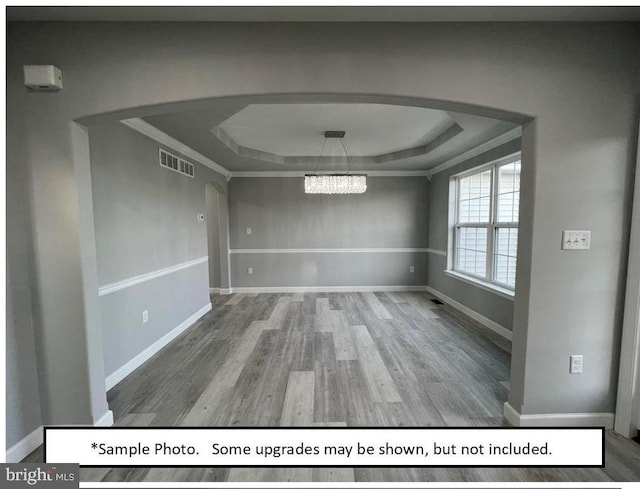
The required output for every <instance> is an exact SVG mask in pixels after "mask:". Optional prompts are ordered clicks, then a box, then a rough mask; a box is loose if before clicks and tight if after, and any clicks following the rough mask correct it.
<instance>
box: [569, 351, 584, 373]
mask: <svg viewBox="0 0 640 489" xmlns="http://www.w3.org/2000/svg"><path fill="white" fill-rule="evenodd" d="M569 373H570V374H581V373H582V355H571V356H570V357H569Z"/></svg>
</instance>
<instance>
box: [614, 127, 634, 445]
mask: <svg viewBox="0 0 640 489" xmlns="http://www.w3.org/2000/svg"><path fill="white" fill-rule="evenodd" d="M638 139H639V140H640V133H639V135H638ZM632 205H633V207H632V214H631V232H630V238H629V262H628V265H627V288H626V292H625V301H624V302H625V305H624V319H623V322H622V342H621V343H622V346H621V349H620V373H619V376H618V399H617V402H616V419H615V427H614V429H615V430H616V431H617V432H618V433H620V434H621V435H623V436H626V437H633V436H635V434H636V433H637V431H638V428H637V427H638V424H640V413H639V412H638V411H639V409H640V407H639V406H638V404H639V403H640V145H639V146H638V156H637V158H636V182H635V188H634V194H633V204H632Z"/></svg>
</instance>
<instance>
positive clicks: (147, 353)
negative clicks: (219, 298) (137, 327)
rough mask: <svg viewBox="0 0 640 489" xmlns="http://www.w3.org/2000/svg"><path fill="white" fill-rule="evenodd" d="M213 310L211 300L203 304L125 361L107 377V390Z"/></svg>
mask: <svg viewBox="0 0 640 489" xmlns="http://www.w3.org/2000/svg"><path fill="white" fill-rule="evenodd" d="M210 310H211V303H210V302H209V303H208V304H207V305H205V306H203V307H202V308H201V309H200V310H198V311H197V312H195V313H194V314H192V315H191V316H189V317H188V318H187V319H185V320H184V321H183V322H182V323H180V324H179V325H178V326H177V327H175V328H174V329H172V330H171V331H169V332H168V333H167V334H166V335H164V336H163V337H162V338H160V339H158V340H157V341H156V342H155V343H153V344H152V345H151V346H149V347H147V348H146V349H145V350H143V351H141V352H140V353H138V354H137V355H136V356H135V357H133V358H132V359H131V360H129V361H128V362H127V363H125V364H124V365H123V366H122V367H120V368H119V369H118V370H116V371H115V372H113V373H112V374H111V375H109V376H108V377H107V378H106V379H105V384H106V388H107V390H109V389H111V388H112V387H114V386H115V385H116V384H118V383H119V382H120V381H121V380H122V379H124V378H125V377H126V376H127V375H129V374H130V373H131V372H133V371H134V370H135V369H137V368H138V367H139V366H140V365H142V364H143V363H144V362H146V361H147V360H149V358H151V357H152V356H153V355H155V354H156V353H157V352H158V351H160V350H161V349H162V348H163V347H164V346H165V345H167V344H168V343H170V342H171V341H172V340H173V339H174V338H176V337H177V336H178V335H179V334H180V333H182V332H183V331H185V330H186V329H187V328H188V327H189V326H191V325H193V324H194V323H195V322H196V321H197V320H198V319H200V317H201V316H203V315H204V314H206V313H207V312H209V311H210Z"/></svg>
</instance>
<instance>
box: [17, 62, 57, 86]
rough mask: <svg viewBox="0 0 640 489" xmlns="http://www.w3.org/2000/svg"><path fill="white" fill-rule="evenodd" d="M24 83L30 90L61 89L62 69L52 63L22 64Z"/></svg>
mask: <svg viewBox="0 0 640 489" xmlns="http://www.w3.org/2000/svg"><path fill="white" fill-rule="evenodd" d="M23 72H24V84H25V85H26V86H27V87H28V88H29V89H30V90H37V91H46V92H56V91H58V90H62V71H60V68H57V67H55V66H53V65H24V66H23Z"/></svg>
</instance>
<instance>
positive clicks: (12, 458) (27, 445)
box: [7, 426, 42, 464]
mask: <svg viewBox="0 0 640 489" xmlns="http://www.w3.org/2000/svg"><path fill="white" fill-rule="evenodd" d="M40 445H42V426H40V427H38V428H36V429H35V430H33V431H32V432H31V433H29V434H28V435H27V436H25V437H24V438H23V439H22V440H20V441H19V442H18V443H16V444H15V445H13V446H12V447H10V448H8V449H7V463H9V464H15V463H18V462H21V461H22V460H23V459H24V458H25V457H26V456H27V455H29V454H30V453H31V452H33V451H34V450H35V449H36V448H38V447H39V446H40Z"/></svg>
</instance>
